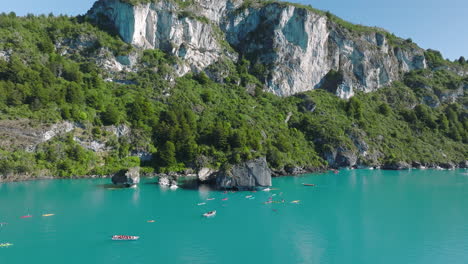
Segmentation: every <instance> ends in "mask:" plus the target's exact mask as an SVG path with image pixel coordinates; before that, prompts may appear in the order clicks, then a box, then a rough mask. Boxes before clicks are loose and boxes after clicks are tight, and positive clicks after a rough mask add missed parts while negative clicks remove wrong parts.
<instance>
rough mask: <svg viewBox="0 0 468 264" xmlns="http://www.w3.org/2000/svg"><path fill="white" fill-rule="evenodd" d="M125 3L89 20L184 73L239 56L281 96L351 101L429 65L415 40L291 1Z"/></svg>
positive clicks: (110, 1) (96, 11) (106, 2)
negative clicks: (316, 94) (166, 56)
mask: <svg viewBox="0 0 468 264" xmlns="http://www.w3.org/2000/svg"><path fill="white" fill-rule="evenodd" d="M123 1H124V0H99V1H98V2H96V3H95V5H94V6H93V8H92V9H91V10H90V11H89V12H88V17H89V18H91V19H92V20H94V21H96V22H97V23H100V24H106V23H107V24H108V25H110V26H113V27H114V28H115V29H116V30H117V32H118V33H119V34H120V36H121V37H122V39H123V40H124V41H125V42H127V43H131V44H133V45H134V46H135V47H138V48H142V49H153V48H158V49H161V50H163V51H166V52H169V53H171V54H173V55H176V56H178V57H179V58H181V59H182V60H183V61H184V64H183V66H182V67H179V68H178V69H177V72H178V73H179V74H181V75H182V74H185V73H187V72H188V71H196V72H198V71H202V70H204V69H206V68H207V67H208V66H209V65H211V64H213V63H215V62H217V61H219V60H221V59H224V58H230V59H236V58H237V56H236V53H238V54H237V55H239V56H245V57H247V58H248V59H249V60H250V61H251V62H252V63H253V64H257V63H259V64H262V65H265V66H266V67H265V72H264V73H263V74H262V76H258V77H259V79H260V80H262V81H263V82H264V83H265V86H266V88H267V89H268V90H269V91H270V92H273V93H275V94H277V95H280V96H289V95H292V94H296V93H299V92H303V91H308V90H312V89H315V88H320V87H326V88H327V89H331V90H332V92H334V93H336V94H337V95H338V96H340V97H342V98H349V97H350V96H352V95H353V94H354V93H355V91H364V92H370V91H373V90H376V89H378V88H380V87H382V86H385V85H387V84H389V83H391V82H392V81H395V80H399V79H401V78H402V75H403V74H404V73H405V72H407V71H409V70H413V69H422V68H426V60H425V57H424V50H423V49H421V48H419V47H417V46H416V45H414V44H412V43H405V42H404V41H403V40H401V39H398V38H396V37H394V36H393V37H392V39H390V37H391V36H392V35H391V34H389V33H388V32H385V31H383V30H381V29H374V28H367V27H362V26H357V27H356V29H353V28H350V27H349V26H346V24H344V23H340V21H341V20H339V19H333V18H334V17H333V16H330V15H329V14H326V13H323V12H320V11H316V10H313V9H311V8H307V7H303V6H298V5H294V4H285V3H280V2H258V3H252V1H248V2H247V1H242V0H216V1H214V0H193V1H169V0H160V1H154V2H150V3H142V4H138V5H131V4H128V3H125V2H123ZM143 2H144V1H143ZM177 3H179V4H177ZM395 40H397V41H396V43H395ZM226 41H227V43H226ZM227 44H229V45H227ZM231 47H232V48H234V50H235V52H234V51H233V50H232V49H231ZM335 72H336V73H337V74H331V73H335ZM330 76H333V80H330ZM330 81H332V82H333V83H334V85H333V86H332V87H331V88H330V87H329V85H327V83H329V82H330Z"/></svg>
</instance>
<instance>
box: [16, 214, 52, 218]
mask: <svg viewBox="0 0 468 264" xmlns="http://www.w3.org/2000/svg"><path fill="white" fill-rule="evenodd" d="M54 215H55V214H43V215H42V216H44V217H49V216H54ZM31 217H33V216H32V215H23V216H21V217H20V218H21V219H24V218H31Z"/></svg>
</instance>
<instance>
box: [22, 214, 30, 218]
mask: <svg viewBox="0 0 468 264" xmlns="http://www.w3.org/2000/svg"><path fill="white" fill-rule="evenodd" d="M31 217H32V215H24V216H22V217H20V218H31Z"/></svg>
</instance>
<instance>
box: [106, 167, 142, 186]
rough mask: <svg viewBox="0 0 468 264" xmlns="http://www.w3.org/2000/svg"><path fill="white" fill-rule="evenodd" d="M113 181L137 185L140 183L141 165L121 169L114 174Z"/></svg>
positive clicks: (116, 183)
mask: <svg viewBox="0 0 468 264" xmlns="http://www.w3.org/2000/svg"><path fill="white" fill-rule="evenodd" d="M112 183H113V184H115V185H123V186H125V187H131V186H135V185H137V184H138V183H140V167H133V168H130V169H128V170H121V171H119V172H117V173H116V174H115V175H114V176H112Z"/></svg>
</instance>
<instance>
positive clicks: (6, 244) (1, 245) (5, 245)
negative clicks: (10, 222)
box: [0, 243, 13, 247]
mask: <svg viewBox="0 0 468 264" xmlns="http://www.w3.org/2000/svg"><path fill="white" fill-rule="evenodd" d="M9 246H13V244H11V243H2V244H0V247H9Z"/></svg>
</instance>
